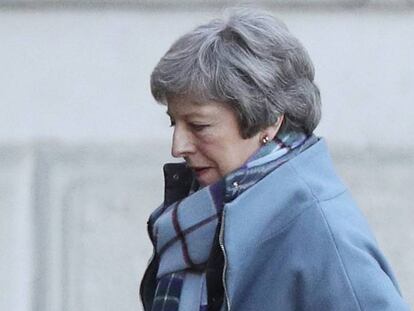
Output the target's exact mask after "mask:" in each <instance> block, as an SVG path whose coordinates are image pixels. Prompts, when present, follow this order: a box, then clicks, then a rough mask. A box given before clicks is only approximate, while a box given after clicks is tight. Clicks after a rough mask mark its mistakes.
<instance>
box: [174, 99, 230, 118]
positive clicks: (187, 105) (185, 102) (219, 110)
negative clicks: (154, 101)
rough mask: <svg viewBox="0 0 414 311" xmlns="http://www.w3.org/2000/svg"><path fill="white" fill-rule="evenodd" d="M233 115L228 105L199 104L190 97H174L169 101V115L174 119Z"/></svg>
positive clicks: (218, 103)
mask: <svg viewBox="0 0 414 311" xmlns="http://www.w3.org/2000/svg"><path fill="white" fill-rule="evenodd" d="M229 113H230V114H233V111H232V110H231V108H230V107H228V105H227V104H224V103H220V102H215V101H208V102H198V101H196V100H194V99H192V98H189V97H178V96H177V97H172V98H170V99H169V100H168V101H167V114H168V115H170V116H172V117H186V116H195V117H197V116H198V117H210V116H213V117H214V116H216V117H217V116H220V115H222V114H229Z"/></svg>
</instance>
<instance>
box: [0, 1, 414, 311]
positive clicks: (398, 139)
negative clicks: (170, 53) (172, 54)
mask: <svg viewBox="0 0 414 311" xmlns="http://www.w3.org/2000/svg"><path fill="white" fill-rule="evenodd" d="M41 2H42V3H43V4H42V5H40V6H39V5H38V4H39V3H41ZM69 2H70V1H69ZM75 2H76V3H77V5H74V6H73V5H72V6H68V5H67V3H68V2H64V1H57V2H54V3H55V4H53V5H50V4H47V2H45V1H21V3H26V4H25V5H22V6H19V5H16V3H17V2H16V3H14V4H13V5H10V3H8V2H7V1H0V38H1V45H0V68H1V69H2V70H1V73H0V247H1V249H2V250H3V251H2V252H1V253H0V310H16V311H26V310H35V311H40V310H41V311H48V310H53V311H55V310H67V311H71V310H79V311H89V310H137V308H138V307H137V305H138V298H137V293H138V279H139V277H140V275H141V274H142V272H143V269H144V268H145V265H146V261H147V259H148V258H149V256H150V253H151V249H150V246H149V242H148V240H147V238H146V233H145V231H146V229H145V222H146V218H147V216H148V214H149V213H150V211H151V210H152V209H153V208H155V207H156V206H157V204H158V203H159V202H160V200H161V197H162V180H161V179H162V176H161V166H162V163H163V162H165V161H167V160H169V150H168V149H169V147H168V143H169V137H170V134H171V133H170V129H169V128H168V120H167V117H166V115H165V113H164V112H163V109H162V107H159V106H157V105H156V104H154V103H153V100H152V99H151V97H150V93H149V87H148V80H149V75H150V72H151V69H152V68H153V66H154V65H155V64H156V62H157V60H158V59H159V58H160V57H161V55H162V54H163V53H164V52H165V50H166V49H167V48H168V46H169V45H170V44H171V43H172V41H173V40H174V39H175V38H176V37H177V36H179V35H180V34H182V33H184V32H185V31H187V30H189V29H191V28H192V27H194V26H195V25H197V24H199V23H201V22H203V21H206V20H208V19H210V18H211V17H213V16H216V15H217V14H218V12H219V11H220V10H219V6H218V5H216V6H209V5H210V4H205V5H204V6H203V7H204V8H203V9H202V10H198V9H197V8H196V7H192V8H190V9H188V8H185V7H183V6H181V7H179V8H177V7H175V8H174V7H173V6H171V5H170V7H169V9H168V10H167V9H165V10H162V9H161V10H158V9H157V10H155V9H153V8H152V7H151V5H143V6H140V5H136V4H133V5H131V3H132V2H129V4H128V5H122V6H121V7H118V6H116V5H113V4H114V3H115V1H112V2H111V1H107V2H108V3H109V2H110V3H112V5H110V6H100V5H89V6H84V5H83V4H84V3H82V2H81V1H74V3H75ZM98 2H99V1H98ZM127 2H128V1H127ZM127 2H124V4H125V3H127ZM144 2H145V1H144ZM167 2H168V1H165V2H162V1H160V5H159V6H158V8H162V7H163V6H164V5H166V4H168V3H167ZM264 2H266V1H264ZM264 2H263V3H264ZM281 2H283V1H281ZM315 2H317V5H316V6H312V5H310V6H309V5H303V6H299V7H290V6H289V5H286V4H284V5H282V6H279V7H278V6H271V7H270V8H269V10H271V11H272V12H274V13H275V14H276V15H277V16H279V17H280V18H282V19H283V20H284V21H285V22H286V23H287V25H288V26H289V28H290V29H291V30H292V32H294V33H295V34H296V35H297V36H298V37H299V38H300V40H301V41H302V42H303V43H304V45H305V46H306V47H307V48H308V50H309V52H310V54H311V57H312V58H313V59H314V62H315V67H316V72H317V76H316V80H317V81H318V84H319V86H320V88H321V91H322V99H323V105H324V115H323V120H322V123H321V125H320V127H319V128H318V130H317V133H318V134H319V135H322V136H324V137H326V139H327V140H328V144H330V145H331V146H332V149H333V151H334V156H335V161H336V163H337V166H338V169H339V171H340V172H341V174H342V175H343V176H344V179H345V180H346V182H347V183H348V184H349V186H350V187H351V190H352V191H353V193H354V195H355V197H356V200H357V202H358V203H359V204H360V206H361V208H362V209H363V210H364V212H365V214H366V215H367V217H368V218H369V221H370V223H371V225H372V227H373V229H374V231H375V232H376V235H377V238H378V241H379V243H380V245H381V246H382V248H383V249H384V252H385V253H386V255H387V257H388V258H389V259H390V261H391V263H392V265H393V267H394V270H395V271H396V273H397V276H398V278H399V281H400V283H401V286H402V291H403V294H404V295H405V296H406V297H407V300H408V301H410V303H411V304H414V292H413V290H412V288H414V283H413V280H414V269H413V268H412V265H411V262H413V261H414V252H413V251H412V246H413V245H414V230H413V229H412V220H413V219H414V212H413V211H412V208H411V206H412V203H411V202H412V201H413V199H414V197H413V193H412V191H411V188H410V185H412V184H414V180H413V178H414V175H413V173H414V143H413V141H412V139H411V137H413V134H414V126H413V125H412V123H411V120H412V119H413V117H414V109H413V108H412V105H411V104H412V102H413V100H414V90H413V88H412V87H411V86H412V85H413V84H414V60H413V58H412V55H414V41H413V40H412V38H414V11H413V10H411V9H410V5H409V1H407V2H404V1H396V2H393V1H379V2H377V4H375V3H373V1H370V2H369V3H371V4H370V5H368V6H364V5H363V6H362V8H361V7H360V5H361V2H360V1H348V2H347V1H345V2H346V3H345V4H348V5H343V3H344V2H343V1H342V2H341V1H336V4H337V5H332V2H331V5H329V6H328V7H325V6H324V1H315ZM27 3H29V4H30V5H27ZM45 3H46V5H44V4H45ZM56 3H58V4H59V5H56ZM89 3H90V1H89ZM286 3H287V1H286ZM352 3H353V4H355V3H359V5H357V6H355V5H351V6H349V4H352ZM364 3H367V2H364ZM393 3H394V4H395V3H396V4H397V6H396V7H394V6H393ZM171 8H173V9H171Z"/></svg>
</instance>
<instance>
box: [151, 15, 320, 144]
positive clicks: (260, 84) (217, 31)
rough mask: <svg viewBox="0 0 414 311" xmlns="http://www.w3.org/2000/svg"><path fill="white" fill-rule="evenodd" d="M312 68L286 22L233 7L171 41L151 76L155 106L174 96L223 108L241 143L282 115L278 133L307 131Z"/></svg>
mask: <svg viewBox="0 0 414 311" xmlns="http://www.w3.org/2000/svg"><path fill="white" fill-rule="evenodd" d="M314 76H315V70H314V67H313V64H312V61H311V59H310V57H309V55H308V53H307V51H306V50H305V48H304V47H303V46H302V44H301V43H300V42H299V41H298V40H297V39H296V38H295V37H294V36H293V35H292V34H291V33H290V32H289V30H288V29H287V27H286V26H285V24H283V23H282V22H281V21H279V20H277V19H276V18H275V17H273V16H271V15H269V14H267V13H264V12H262V11H257V10H252V9H241V10H240V9H237V10H233V11H231V13H230V15H229V16H228V17H227V18H225V19H215V20H212V21H211V22H209V23H207V24H205V25H201V26H199V27H197V28H195V29H194V30H193V31H190V32H189V33H187V34H185V35H183V36H182V37H180V38H179V39H178V40H177V41H175V42H174V43H173V45H172V46H171V47H170V49H169V50H168V51H167V53H166V54H165V55H164V56H163V57H162V58H161V60H160V61H159V63H158V64H157V66H156V67H155V69H154V71H153V72H152V75H151V92H152V95H153V96H154V98H155V100H156V101H158V102H159V103H162V104H167V103H168V99H169V98H171V97H174V96H190V97H192V98H194V99H195V100H197V102H200V103H208V101H216V102H222V103H226V104H228V105H229V106H230V107H231V108H232V109H233V110H234V111H235V113H236V116H237V119H238V123H239V126H240V132H241V135H242V137H244V138H249V137H252V136H254V135H255V134H256V133H258V132H259V131H260V130H262V129H264V128H266V127H268V126H270V125H272V124H275V123H276V122H277V120H278V117H279V116H281V115H282V114H283V115H284V116H285V119H284V124H283V125H282V129H281V130H282V131H286V130H301V131H304V132H306V133H308V134H310V133H312V132H313V130H314V129H315V127H316V126H317V125H318V123H319V121H320V118H321V104H320V102H321V101H320V94H319V89H318V87H317V86H316V85H315V83H314Z"/></svg>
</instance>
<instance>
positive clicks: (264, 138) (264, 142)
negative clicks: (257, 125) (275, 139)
mask: <svg viewBox="0 0 414 311" xmlns="http://www.w3.org/2000/svg"><path fill="white" fill-rule="evenodd" d="M269 140H270V138H269V136H267V135H266V136H265V137H263V138H262V143H263V145H266V144H267V143H268V142H269Z"/></svg>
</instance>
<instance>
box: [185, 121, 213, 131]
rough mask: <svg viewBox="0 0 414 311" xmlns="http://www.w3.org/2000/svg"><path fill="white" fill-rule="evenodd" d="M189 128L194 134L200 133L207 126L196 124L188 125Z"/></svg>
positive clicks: (207, 125)
mask: <svg viewBox="0 0 414 311" xmlns="http://www.w3.org/2000/svg"><path fill="white" fill-rule="evenodd" d="M190 126H191V128H192V129H193V130H194V131H196V132H201V131H202V130H204V129H206V128H207V127H209V126H210V125H209V124H198V123H190Z"/></svg>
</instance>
